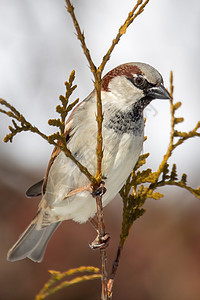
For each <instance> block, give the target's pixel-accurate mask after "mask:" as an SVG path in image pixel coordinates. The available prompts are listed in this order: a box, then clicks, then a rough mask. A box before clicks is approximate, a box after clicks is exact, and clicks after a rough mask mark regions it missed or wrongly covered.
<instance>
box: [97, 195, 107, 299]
mask: <svg viewBox="0 0 200 300" xmlns="http://www.w3.org/2000/svg"><path fill="white" fill-rule="evenodd" d="M96 203H97V220H98V231H99V239H100V240H101V239H102V238H103V237H104V236H105V225H104V218H103V207H102V195H98V196H96ZM100 256H101V267H102V268H101V272H102V277H101V281H102V290H101V300H107V299H108V289H107V283H108V274H107V254H106V250H105V249H100Z"/></svg>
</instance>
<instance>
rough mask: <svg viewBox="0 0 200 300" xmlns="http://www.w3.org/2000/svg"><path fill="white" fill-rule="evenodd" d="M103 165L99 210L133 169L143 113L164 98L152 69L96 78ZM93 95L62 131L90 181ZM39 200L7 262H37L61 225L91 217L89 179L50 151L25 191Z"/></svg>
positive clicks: (127, 67) (132, 68)
mask: <svg viewBox="0 0 200 300" xmlns="http://www.w3.org/2000/svg"><path fill="white" fill-rule="evenodd" d="M101 98H102V109H103V117H104V120H103V124H102V135H103V160H102V178H103V179H104V183H105V187H106V193H105V194H104V195H103V197H102V204H103V207H105V206H106V205H107V204H108V203H109V202H110V201H111V200H112V199H113V198H114V197H115V196H116V195H117V193H118V192H119V191H120V189H121V187H122V186H123V184H124V183H125V181H126V179H127V178H128V176H129V174H130V173H131V171H132V170H133V168H134V166H135V164H136V162H137V160H138V158H139V155H140V153H141V151H142V147H143V141H144V118H143V110H144V108H145V107H146V106H147V105H148V104H149V103H150V102H151V101H152V100H153V99H170V98H171V97H170V95H169V93H168V91H167V90H166V88H165V87H164V84H163V79H162V76H161V75H160V73H159V72H158V71H157V70H156V69H154V68H153V67H152V66H150V65H148V64H145V63H141V62H131V63H125V64H122V65H119V66H118V67H116V68H114V69H113V70H111V71H110V72H108V73H107V74H106V75H105V76H104V77H103V79H102V84H101ZM96 107H97V104H96V91H95V90H93V91H92V92H91V94H89V96H88V97H87V98H86V99H85V100H83V101H82V102H81V103H80V104H79V105H78V106H77V107H76V108H75V109H74V110H73V111H72V113H71V116H70V117H69V119H68V121H67V122H66V126H65V134H66V141H67V147H68V149H69V150H70V151H71V153H72V154H73V156H74V157H75V158H76V159H77V160H78V161H79V162H80V163H81V164H82V165H84V166H86V167H87V169H88V170H89V172H90V173H91V174H92V175H94V176H95V173H96V168H97V159H96V138H97V122H96V115H95V114H96ZM26 195H27V196H28V197H35V196H38V195H42V199H41V201H40V203H39V206H38V211H37V214H36V216H35V218H34V219H33V220H32V222H31V223H30V225H29V226H28V228H27V229H26V230H25V232H24V233H23V234H22V235H21V236H20V238H19V240H18V241H17V242H16V244H15V245H14V246H13V247H12V248H11V249H10V250H9V252H8V256H7V259H8V260H9V261H18V260H21V259H24V258H26V257H27V258H29V259H31V260H32V261H35V262H41V261H42V259H43V256H44V253H45V250H46V246H47V243H48V241H49V239H50V238H51V236H52V234H53V233H54V232H55V230H56V229H57V228H58V226H59V225H60V224H61V222H62V221H64V220H69V219H72V220H74V221H75V222H78V223H84V222H87V221H88V220H89V219H91V218H93V217H94V216H95V214H96V211H97V208H96V201H95V199H94V197H93V196H92V193H91V188H90V181H89V179H88V178H87V177H86V176H85V175H84V174H83V173H82V172H81V171H80V170H79V168H78V167H77V165H76V164H75V163H74V162H73V161H72V160H71V159H70V158H68V157H67V156H66V155H65V154H64V152H63V151H61V150H60V149H59V148H58V147H55V148H54V150H53V152H52V155H51V158H50V161H49V164H48V167H47V171H46V174H45V177H44V179H43V180H41V181H40V182H38V183H36V184H34V185H33V186H32V187H30V188H29V189H28V191H27V192H26Z"/></svg>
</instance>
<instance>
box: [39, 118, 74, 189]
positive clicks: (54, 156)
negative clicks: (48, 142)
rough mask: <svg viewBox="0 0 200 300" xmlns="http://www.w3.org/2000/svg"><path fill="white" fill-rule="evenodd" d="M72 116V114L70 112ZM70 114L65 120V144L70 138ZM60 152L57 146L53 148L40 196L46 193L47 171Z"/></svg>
mask: <svg viewBox="0 0 200 300" xmlns="http://www.w3.org/2000/svg"><path fill="white" fill-rule="evenodd" d="M72 114H73V112H72ZM72 114H71V115H70V117H69V119H68V120H67V122H66V124H65V137H66V143H67V142H68V141H69V138H70V131H71V124H72V117H71V116H72ZM58 144H61V142H60V141H58ZM60 152H61V149H60V148H58V147H57V146H55V148H54V149H53V152H52V154H51V158H50V160H49V163H48V166H47V170H46V174H45V177H44V182H43V185H42V194H44V193H45V191H46V185H47V179H48V175H49V171H50V169H51V166H52V165H53V163H54V161H55V159H56V157H57V156H58V155H59V153H60Z"/></svg>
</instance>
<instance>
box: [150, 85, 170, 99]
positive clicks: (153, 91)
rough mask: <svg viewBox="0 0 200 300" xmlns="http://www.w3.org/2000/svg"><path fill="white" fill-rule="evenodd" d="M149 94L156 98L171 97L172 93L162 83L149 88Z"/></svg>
mask: <svg viewBox="0 0 200 300" xmlns="http://www.w3.org/2000/svg"><path fill="white" fill-rule="evenodd" d="M147 96H150V97H153V98H154V99H171V96H170V94H169V93H168V91H167V90H166V88H165V87H164V85H163V84H162V83H161V84H160V85H159V86H154V87H151V88H149V89H148V90H147Z"/></svg>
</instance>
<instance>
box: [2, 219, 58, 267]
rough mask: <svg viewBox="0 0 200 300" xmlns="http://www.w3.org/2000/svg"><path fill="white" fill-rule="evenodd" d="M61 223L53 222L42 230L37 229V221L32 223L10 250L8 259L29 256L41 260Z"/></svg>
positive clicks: (15, 259) (12, 259) (13, 259)
mask: <svg viewBox="0 0 200 300" xmlns="http://www.w3.org/2000/svg"><path fill="white" fill-rule="evenodd" d="M60 223H61V222H57V223H53V224H51V225H48V226H47V227H45V228H42V229H41V230H37V229H36V223H31V224H30V225H29V227H28V228H27V229H26V230H25V232H24V233H23V234H22V235H21V236H20V238H19V240H18V241H17V242H16V244H15V245H14V246H13V247H12V248H11V249H10V250H9V252H8V255H7V260H9V261H17V260H21V259H24V258H26V257H28V258H30V259H31V260H33V261H35V262H41V261H42V259H43V256H44V253H45V250H46V246H47V244H48V241H49V239H50V238H51V236H52V234H53V233H54V232H55V230H56V229H57V228H58V226H59V225H60Z"/></svg>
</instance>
